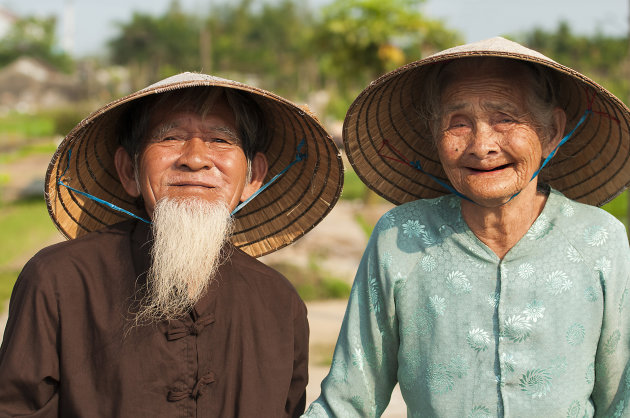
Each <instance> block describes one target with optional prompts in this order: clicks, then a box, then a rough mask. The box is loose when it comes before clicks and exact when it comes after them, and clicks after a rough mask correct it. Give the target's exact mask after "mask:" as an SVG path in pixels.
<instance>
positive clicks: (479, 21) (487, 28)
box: [0, 0, 630, 56]
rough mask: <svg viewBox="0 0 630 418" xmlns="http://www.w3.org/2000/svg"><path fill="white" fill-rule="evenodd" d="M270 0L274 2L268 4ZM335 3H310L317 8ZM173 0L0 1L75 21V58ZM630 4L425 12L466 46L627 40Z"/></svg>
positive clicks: (518, 2) (444, 2)
mask: <svg viewBox="0 0 630 418" xmlns="http://www.w3.org/2000/svg"><path fill="white" fill-rule="evenodd" d="M221 1H229V0H180V3H181V4H182V6H183V8H184V9H185V10H186V11H195V10H198V11H199V12H200V13H206V12H207V11H208V10H209V8H210V4H212V3H213V2H214V3H215V4H216V3H219V2H221ZM268 1H272V0H268ZM329 1H331V0H307V1H305V3H308V4H310V5H311V7H318V6H320V5H322V4H325V3H327V2H329ZM170 2H171V0H107V1H102V0H99V1H97V0H0V5H2V6H4V7H6V8H8V9H10V10H11V11H13V12H14V13H16V14H18V15H38V16H48V15H55V16H57V18H58V22H59V25H58V26H59V39H60V42H61V41H62V40H63V39H64V36H63V34H64V31H63V22H64V21H68V20H74V37H72V39H74V42H73V43H71V45H72V47H71V48H72V50H73V51H74V52H75V55H77V56H85V55H103V54H104V53H105V48H106V42H107V39H109V38H111V37H113V36H114V35H115V34H116V30H117V26H116V22H119V23H121V22H127V21H129V20H130V18H131V15H132V13H133V11H141V12H143V13H150V14H156V15H160V14H162V13H163V12H164V11H165V10H166V9H167V8H168V5H169V4H170ZM69 3H72V4H73V5H74V17H73V18H70V19H68V18H65V17H64V9H65V7H64V6H65V5H66V4H69ZM629 5H630V0H599V1H592V0H426V1H425V3H424V5H423V6H422V11H423V12H424V13H425V14H426V16H428V17H430V18H439V19H442V20H443V21H444V22H445V23H446V25H447V26H448V27H449V28H452V29H456V30H458V31H460V33H462V35H463V36H464V39H465V40H466V41H467V42H472V41H477V40H481V39H486V38H491V37H493V36H498V35H507V34H518V33H522V32H525V31H527V30H530V29H532V28H533V27H535V26H537V27H541V28H543V29H548V30H553V29H555V28H556V27H557V25H558V22H560V21H561V20H565V21H567V22H568V23H569V24H570V25H571V28H572V30H573V31H574V32H575V33H579V34H585V35H590V34H594V33H596V32H598V31H599V32H601V33H603V34H607V35H615V36H625V35H626V34H627V33H628V25H629V23H628V22H629V15H630V11H629Z"/></svg>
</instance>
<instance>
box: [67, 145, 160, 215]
mask: <svg viewBox="0 0 630 418" xmlns="http://www.w3.org/2000/svg"><path fill="white" fill-rule="evenodd" d="M71 156H72V148H70V149H69V150H68V159H67V165H66V169H65V170H63V173H62V174H61V177H60V178H59V180H57V184H58V185H60V186H63V187H65V188H66V189H68V190H72V191H73V192H75V193H77V194H80V195H81V196H85V197H87V198H88V199H91V200H93V201H95V202H98V203H100V204H101V205H104V206H106V207H108V208H110V209H113V210H115V211H118V212H122V213H124V214H125V215H129V216H131V217H132V218H136V219H139V220H141V221H142V222H145V223H148V224H150V223H151V221H149V220H147V219H144V218H143V217H141V216H138V215H136V214H135V213H131V212H129V211H128V210H126V209H123V208H121V207H120V206H116V205H114V204H113V203H110V202H107V201H105V200H103V199H100V198H98V197H96V196H93V195H91V194H89V193H86V192H83V191H81V190H77V189H75V188H74V187H72V186H70V185H68V184H66V183H64V182H63V181H64V180H65V179H64V177H65V176H66V172H67V171H68V168H70V157H71Z"/></svg>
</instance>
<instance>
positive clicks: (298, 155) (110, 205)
mask: <svg viewBox="0 0 630 418" xmlns="http://www.w3.org/2000/svg"><path fill="white" fill-rule="evenodd" d="M305 142H306V141H305V140H304V139H302V140H301V141H300V143H299V144H298V146H297V151H296V154H295V159H294V160H293V161H292V162H291V163H289V165H288V166H286V167H285V168H284V169H283V170H282V171H281V172H279V173H278V174H276V175H275V176H273V178H271V179H270V180H269V181H268V182H267V183H265V184H264V185H263V186H261V187H260V189H258V190H256V192H255V193H254V194H252V195H251V196H250V197H249V198H248V199H247V200H245V201H244V202H241V203H240V204H239V205H238V206H237V207H236V208H234V210H233V211H232V213H231V216H234V215H235V214H236V213H237V212H238V211H240V210H241V209H243V207H245V205H247V204H248V203H249V202H251V201H252V200H253V199H254V198H255V197H256V196H258V195H259V194H260V193H262V192H263V191H264V190H265V189H267V188H268V187H269V186H271V185H272V184H273V183H274V182H275V181H276V180H278V179H279V178H280V177H281V176H282V175H284V174H285V173H286V172H287V171H289V169H290V168H291V167H293V165H295V164H296V163H299V162H300V161H303V160H306V158H307V154H306V153H305V152H304V153H303V152H301V150H302V148H303V147H304V144H305ZM71 156H72V148H70V149H69V150H68V158H67V165H66V169H65V170H64V171H63V173H62V174H61V176H60V178H59V180H57V184H58V185H60V186H63V187H65V188H66V189H68V190H72V191H73V192H74V193H77V194H80V195H81V196H85V197H87V198H88V199H90V200H93V201H95V202H98V203H100V204H102V205H104V206H106V207H108V208H110V209H113V210H115V211H117V212H121V213H124V214H125V215H129V216H131V217H132V218H135V219H138V220H140V221H142V222H145V223H147V224H151V221H150V220H148V219H145V218H143V217H141V216H138V215H136V214H135V213H132V212H129V211H128V210H126V209H123V208H121V207H120V206H116V205H114V204H113V203H110V202H108V201H106V200H103V199H101V198H98V197H96V196H94V195H91V194H89V193H86V192H84V191H81V190H78V189H75V188H74V187H72V186H70V185H68V184H66V183H64V181H67V180H66V179H65V178H64V177H65V176H66V172H67V171H68V168H70V157H71Z"/></svg>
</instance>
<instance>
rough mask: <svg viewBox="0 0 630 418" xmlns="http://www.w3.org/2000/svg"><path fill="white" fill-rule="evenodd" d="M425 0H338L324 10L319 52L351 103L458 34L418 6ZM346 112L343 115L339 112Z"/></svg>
mask: <svg viewBox="0 0 630 418" xmlns="http://www.w3.org/2000/svg"><path fill="white" fill-rule="evenodd" d="M423 2H424V0H338V1H335V2H332V3H331V4H330V5H328V6H326V7H324V8H323V10H322V18H321V21H320V23H319V26H318V27H317V28H316V34H315V37H314V52H315V54H316V55H317V56H318V60H319V63H320V71H321V73H322V74H326V78H327V80H328V81H329V82H330V83H331V84H330V85H329V86H328V88H329V89H336V90H341V91H343V92H345V96H346V98H347V100H346V102H345V103H343V104H342V105H341V106H339V108H340V109H344V108H347V105H348V104H349V103H347V102H348V101H349V100H350V99H351V98H353V97H355V96H356V94H357V93H358V91H360V90H361V89H362V88H364V87H365V86H366V85H367V84H368V83H369V82H370V81H372V80H373V79H375V78H376V77H378V76H379V75H381V74H383V73H385V72H387V71H390V70H392V69H394V68H396V67H399V66H401V65H402V64H404V63H407V62H410V61H414V60H417V59H420V58H422V57H423V56H425V55H427V54H429V53H432V52H437V51H439V50H442V49H445V48H448V47H451V46H453V45H455V44H457V43H458V42H459V41H460V37H459V35H458V34H457V33H456V32H454V31H451V30H449V29H447V28H446V27H445V26H444V25H443V24H442V23H441V22H440V21H436V20H431V19H428V18H426V17H425V16H424V15H423V14H422V13H421V12H420V10H419V7H420V5H421V4H422V3H423ZM339 116H343V115H341V114H340V115H339Z"/></svg>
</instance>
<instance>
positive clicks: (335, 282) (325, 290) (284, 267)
mask: <svg viewBox="0 0 630 418" xmlns="http://www.w3.org/2000/svg"><path fill="white" fill-rule="evenodd" d="M271 267H273V268H274V269H276V270H278V271H279V272H280V273H282V274H283V275H284V276H285V277H286V278H287V279H289V281H290V282H291V283H292V284H293V286H295V288H296V289H297V291H298V293H299V295H300V297H301V298H302V299H303V300H305V301H309V300H319V299H346V298H348V296H349V295H350V285H349V284H348V283H346V282H345V281H343V280H341V279H338V278H335V277H331V276H330V275H329V274H328V273H326V272H324V271H323V270H322V269H321V268H320V267H319V266H318V265H317V263H316V262H314V261H313V260H311V262H310V263H309V266H308V267H307V268H303V267H298V266H296V265H293V264H288V263H278V264H272V265H271Z"/></svg>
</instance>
